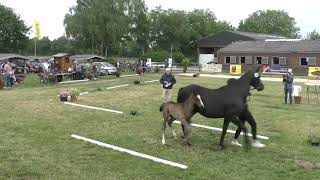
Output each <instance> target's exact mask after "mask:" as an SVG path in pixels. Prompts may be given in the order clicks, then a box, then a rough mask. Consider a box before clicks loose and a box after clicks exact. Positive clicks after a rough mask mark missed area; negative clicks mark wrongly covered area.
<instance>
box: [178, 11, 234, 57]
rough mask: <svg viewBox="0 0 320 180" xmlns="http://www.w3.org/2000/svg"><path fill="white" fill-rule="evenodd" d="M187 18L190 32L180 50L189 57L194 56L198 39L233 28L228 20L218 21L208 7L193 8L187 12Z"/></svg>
mask: <svg viewBox="0 0 320 180" xmlns="http://www.w3.org/2000/svg"><path fill="white" fill-rule="evenodd" d="M187 19H188V23H189V26H190V27H191V34H190V39H189V41H188V42H186V43H184V44H183V45H182V47H181V51H182V52H183V54H185V55H186V56H189V57H192V56H193V57H195V56H196V51H195V49H196V48H195V46H196V41H197V40H198V39H200V38H203V37H206V36H209V35H212V34H215V33H219V32H222V31H225V30H234V28H233V27H232V26H231V25H230V24H229V23H228V22H226V21H219V20H218V19H217V18H216V16H215V14H214V13H213V12H212V11H210V10H209V9H195V10H193V11H191V12H188V14H187ZM193 59H195V58H193Z"/></svg>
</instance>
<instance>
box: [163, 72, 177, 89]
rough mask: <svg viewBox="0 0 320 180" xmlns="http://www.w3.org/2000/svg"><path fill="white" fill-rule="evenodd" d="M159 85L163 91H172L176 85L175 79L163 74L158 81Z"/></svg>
mask: <svg viewBox="0 0 320 180" xmlns="http://www.w3.org/2000/svg"><path fill="white" fill-rule="evenodd" d="M160 83H161V84H163V88H164V89H172V87H173V85H174V84H175V83H176V78H174V76H173V75H172V74H170V75H166V74H164V75H162V77H161V79H160ZM168 83H171V84H170V85H167V84H168ZM166 85H167V86H166Z"/></svg>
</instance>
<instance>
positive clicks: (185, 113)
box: [160, 93, 204, 146]
mask: <svg viewBox="0 0 320 180" xmlns="http://www.w3.org/2000/svg"><path fill="white" fill-rule="evenodd" d="M195 108H197V109H203V108H204V105H203V102H202V100H201V96H200V95H196V94H194V93H191V94H190V96H189V97H188V98H187V99H186V100H185V102H183V103H175V102H172V101H169V102H167V103H163V104H162V105H161V106H160V112H161V111H162V115H163V125H162V144H165V143H166V141H165V138H164V135H165V130H166V124H168V125H169V127H170V128H171V131H172V135H173V137H174V138H175V139H176V133H175V131H174V130H173V129H172V122H173V121H174V120H178V121H180V122H181V125H182V126H183V127H184V129H183V134H184V144H185V145H187V146H190V145H191V143H190V127H189V124H190V122H191V118H192V116H193V115H194V114H195V113H193V112H194V109H195Z"/></svg>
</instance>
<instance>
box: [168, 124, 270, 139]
mask: <svg viewBox="0 0 320 180" xmlns="http://www.w3.org/2000/svg"><path fill="white" fill-rule="evenodd" d="M173 122H174V123H176V124H181V123H180V121H173ZM190 125H191V126H194V127H198V128H204V129H211V130H215V131H220V132H222V129H221V128H216V127H211V126H205V125H201V124H193V123H191V124H190ZM227 132H228V133H233V134H234V133H236V131H232V130H227ZM243 134H244V133H242V132H241V135H243ZM248 136H251V137H252V134H250V133H248ZM257 138H259V139H264V140H267V139H269V137H267V136H261V135H257Z"/></svg>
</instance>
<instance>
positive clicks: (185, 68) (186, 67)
mask: <svg viewBox="0 0 320 180" xmlns="http://www.w3.org/2000/svg"><path fill="white" fill-rule="evenodd" d="M181 64H182V66H183V70H182V71H183V73H186V72H187V69H188V66H189V65H190V60H189V59H188V58H185V59H183V60H182V61H181Z"/></svg>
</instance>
